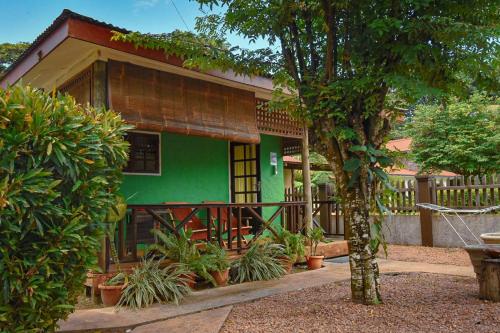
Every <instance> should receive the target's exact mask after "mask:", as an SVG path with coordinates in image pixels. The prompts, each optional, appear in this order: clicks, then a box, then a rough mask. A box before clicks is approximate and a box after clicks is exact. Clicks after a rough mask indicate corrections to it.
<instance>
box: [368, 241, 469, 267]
mask: <svg viewBox="0 0 500 333" xmlns="http://www.w3.org/2000/svg"><path fill="white" fill-rule="evenodd" d="M387 254H388V257H387V259H390V260H399V261H410V262H425V263H428V264H444V265H457V266H470V265H471V263H470V259H469V255H468V254H467V252H466V251H465V250H464V249H461V248H440V247H425V246H406V245H388V248H387ZM378 256H379V257H380V258H384V259H385V254H384V253H383V251H382V250H381V252H380V253H379V255H378Z"/></svg>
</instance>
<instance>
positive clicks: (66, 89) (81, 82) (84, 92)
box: [58, 67, 92, 104]
mask: <svg viewBox="0 0 500 333" xmlns="http://www.w3.org/2000/svg"><path fill="white" fill-rule="evenodd" d="M91 85H92V67H89V68H87V69H85V70H83V71H82V72H80V73H78V74H77V75H75V76H73V77H72V78H71V79H69V80H68V81H66V82H65V83H63V84H62V85H61V86H60V87H59V89H58V90H59V91H60V92H61V93H63V94H64V93H68V94H70V95H71V96H73V97H74V98H75V100H76V102H77V103H80V104H87V103H90V100H91V88H90V87H91Z"/></svg>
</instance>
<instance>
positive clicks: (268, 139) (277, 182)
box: [260, 135, 285, 225]
mask: <svg viewBox="0 0 500 333" xmlns="http://www.w3.org/2000/svg"><path fill="white" fill-rule="evenodd" d="M260 138H261V141H260V174H261V176H260V179H261V191H262V202H280V201H284V200H285V176H284V173H283V155H282V151H281V145H282V139H281V138H280V137H277V136H270V135H261V136H260ZM271 152H274V153H276V154H277V155H278V174H275V172H274V167H273V166H271ZM276 209H277V207H264V208H263V212H262V215H263V217H264V218H270V217H271V215H272V214H273V213H274V212H275V211H276ZM279 221H280V219H279V218H277V219H276V220H275V222H276V224H275V225H277V224H278V223H279Z"/></svg>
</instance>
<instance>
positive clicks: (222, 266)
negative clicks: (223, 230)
mask: <svg viewBox="0 0 500 333" xmlns="http://www.w3.org/2000/svg"><path fill="white" fill-rule="evenodd" d="M204 256H206V257H207V258H208V266H207V269H208V273H209V274H210V275H211V277H212V278H213V280H214V282H215V284H216V285H218V286H225V285H226V284H227V281H228V279H229V267H230V262H229V258H228V257H227V252H226V251H225V250H224V249H223V248H222V247H220V246H219V245H217V244H214V243H208V244H207V246H206V249H205V254H204Z"/></svg>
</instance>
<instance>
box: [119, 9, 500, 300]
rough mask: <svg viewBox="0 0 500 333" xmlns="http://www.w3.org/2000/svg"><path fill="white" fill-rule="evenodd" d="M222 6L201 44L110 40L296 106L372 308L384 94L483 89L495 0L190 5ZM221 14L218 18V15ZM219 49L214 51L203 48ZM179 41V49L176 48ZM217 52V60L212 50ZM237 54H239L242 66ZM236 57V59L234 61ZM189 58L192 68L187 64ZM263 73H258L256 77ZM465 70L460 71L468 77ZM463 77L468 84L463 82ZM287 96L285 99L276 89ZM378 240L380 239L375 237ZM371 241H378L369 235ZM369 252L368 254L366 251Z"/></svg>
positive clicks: (492, 57)
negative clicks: (264, 45) (253, 85)
mask: <svg viewBox="0 0 500 333" xmlns="http://www.w3.org/2000/svg"><path fill="white" fill-rule="evenodd" d="M197 2H198V3H200V4H201V5H202V6H205V8H212V9H213V8H214V6H222V7H223V8H224V10H223V11H220V10H217V11H215V10H214V11H212V13H209V14H208V15H206V16H205V17H203V18H200V19H199V20H198V22H197V30H198V32H200V33H201V35H202V36H203V41H202V42H198V41H196V42H195V43H193V42H192V40H189V41H187V45H189V46H190V47H189V48H187V49H186V41H185V38H184V37H182V36H180V37H179V38H177V37H176V36H173V35H167V36H163V37H162V36H150V35H140V34H130V35H123V34H116V35H115V39H117V40H122V41H127V42H131V43H134V44H135V45H136V46H142V47H146V48H155V49H161V50H164V52H165V53H166V54H175V55H177V56H179V57H181V58H183V59H185V63H186V64H187V65H188V66H190V67H196V66H199V67H200V68H203V69H207V68H218V69H222V70H227V69H229V68H232V65H233V64H234V66H235V68H237V70H236V72H243V73H244V72H246V73H247V74H255V73H258V72H263V71H269V72H271V73H272V74H274V80H275V83H276V94H275V98H274V100H273V102H272V103H271V109H272V108H288V109H290V108H291V107H293V108H295V109H296V114H297V115H298V116H300V117H301V118H302V119H304V120H305V121H307V122H308V123H309V125H310V128H311V131H310V138H311V139H312V141H313V143H314V146H315V148H316V150H318V151H319V152H320V153H321V154H322V155H324V156H325V157H326V158H327V159H328V161H329V164H330V165H332V167H333V171H334V173H335V179H336V184H337V186H338V193H339V194H340V197H341V198H342V200H343V202H342V204H343V213H344V218H345V219H346V221H347V222H348V224H349V228H348V230H346V232H347V233H348V235H349V237H350V241H351V246H350V251H351V253H350V265H351V273H352V280H351V281H352V291H353V299H354V300H355V301H357V302H363V303H367V304H374V303H379V302H380V294H379V290H378V266H377V264H376V260H375V252H376V251H377V244H378V242H371V233H372V232H377V231H380V230H381V228H380V223H381V222H380V219H379V218H378V217H377V216H375V217H374V218H375V222H374V224H375V225H377V226H378V227H376V228H370V222H369V221H370V219H369V216H370V213H371V212H373V211H377V210H378V211H380V210H379V209H378V208H379V207H380V205H381V204H380V200H379V199H378V198H377V197H376V194H375V192H376V191H374V190H373V189H374V188H375V186H376V184H375V183H376V182H377V181H382V182H385V183H387V181H388V179H387V175H386V174H385V173H384V172H383V168H384V167H385V166H387V165H388V164H390V163H391V160H390V159H389V158H388V156H387V154H386V152H385V151H384V150H383V149H382V146H383V144H384V141H385V140H386V137H387V134H388V133H389V130H390V123H391V120H392V119H394V118H395V117H396V116H398V111H397V110H398V109H395V108H388V106H389V105H388V103H387V99H386V97H387V95H388V94H389V93H390V92H394V91H396V92H398V94H400V95H401V96H403V97H404V98H407V99H413V100H414V99H417V98H419V97H420V96H426V95H438V96H443V95H445V94H447V93H451V92H454V93H465V92H466V91H467V87H468V86H469V85H470V80H473V81H474V83H475V85H476V86H477V87H481V86H485V85H488V84H489V83H491V82H492V80H490V79H489V78H492V77H494V76H495V74H497V72H495V71H498V68H495V64H496V63H498V54H499V52H498V51H499V45H498V39H499V28H498V21H499V15H500V14H499V12H500V11H499V3H498V2H497V1H489V0H477V1H458V2H457V1H451V0H442V1H430V0H407V1H392V0H391V1H389V0H384V1H370V0H360V1H349V0H267V1H266V0H197ZM217 12H219V13H217ZM227 32H235V33H238V34H240V35H242V36H243V37H246V38H248V39H249V40H257V39H265V40H267V41H268V42H269V45H270V47H269V48H268V49H260V50H255V51H253V52H252V53H251V57H250V61H249V63H248V64H249V66H247V67H245V65H244V63H245V62H244V60H243V61H241V60H242V58H243V57H244V56H245V52H242V51H241V50H237V55H232V54H231V52H232V50H231V48H229V47H224V48H222V49H221V48H220V46H221V45H226V43H227V42H226V41H225V35H226V33H227ZM209 40H213V41H215V43H216V45H217V46H216V48H217V51H214V49H213V48H211V47H209V48H208V50H207V45H209V43H207V41H209ZM179 44H180V45H181V46H179ZM214 52H216V53H214ZM239 56H241V57H242V58H239ZM233 57H236V60H237V61H234V59H233ZM192 59H194V61H193V60H192ZM259 66H260V68H261V69H260V70H256V68H258V67H259ZM465 74H467V75H465ZM465 78H468V80H469V81H467V80H466V79H465ZM287 91H288V92H296V94H293V93H292V94H288V95H286V94H282V93H284V92H287ZM378 234H379V232H378ZM374 237H375V238H378V237H379V236H377V235H374ZM370 244H372V245H373V244H374V245H375V246H374V247H373V246H370Z"/></svg>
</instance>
